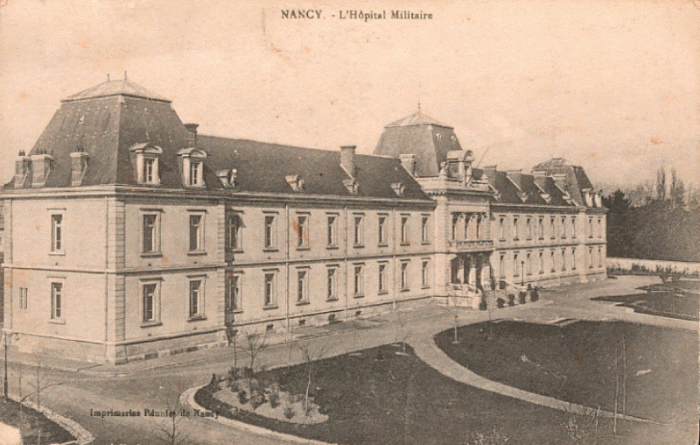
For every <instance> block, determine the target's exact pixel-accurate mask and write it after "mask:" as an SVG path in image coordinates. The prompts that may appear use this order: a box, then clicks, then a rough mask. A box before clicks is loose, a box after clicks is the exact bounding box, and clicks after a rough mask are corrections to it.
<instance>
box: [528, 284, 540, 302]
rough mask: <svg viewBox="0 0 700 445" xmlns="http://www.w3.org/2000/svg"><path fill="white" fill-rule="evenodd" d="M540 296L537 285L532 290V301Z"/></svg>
mask: <svg viewBox="0 0 700 445" xmlns="http://www.w3.org/2000/svg"><path fill="white" fill-rule="evenodd" d="M539 298H540V296H539V292H538V290H537V286H535V287H534V288H533V289H532V292H531V293H530V301H537V300H538V299H539Z"/></svg>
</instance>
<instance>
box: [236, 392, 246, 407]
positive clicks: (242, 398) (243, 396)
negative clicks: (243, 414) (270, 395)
mask: <svg viewBox="0 0 700 445" xmlns="http://www.w3.org/2000/svg"><path fill="white" fill-rule="evenodd" d="M238 402H240V404H241V405H245V404H246V403H248V393H247V392H245V390H243V389H242V390H240V391H239V392H238Z"/></svg>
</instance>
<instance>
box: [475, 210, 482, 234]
mask: <svg viewBox="0 0 700 445" xmlns="http://www.w3.org/2000/svg"><path fill="white" fill-rule="evenodd" d="M481 223H482V220H481V215H476V233H475V235H474V238H475V239H481Z"/></svg>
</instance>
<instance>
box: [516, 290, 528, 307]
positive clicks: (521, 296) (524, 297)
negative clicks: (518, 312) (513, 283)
mask: <svg viewBox="0 0 700 445" xmlns="http://www.w3.org/2000/svg"><path fill="white" fill-rule="evenodd" d="M518 300H519V302H520V304H525V302H526V301H527V294H526V293H525V291H524V290H521V291H520V294H518Z"/></svg>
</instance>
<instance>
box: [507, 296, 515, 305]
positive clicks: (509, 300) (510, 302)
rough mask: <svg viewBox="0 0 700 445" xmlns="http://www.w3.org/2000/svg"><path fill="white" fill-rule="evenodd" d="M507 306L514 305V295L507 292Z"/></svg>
mask: <svg viewBox="0 0 700 445" xmlns="http://www.w3.org/2000/svg"><path fill="white" fill-rule="evenodd" d="M508 306H515V295H513V294H508Z"/></svg>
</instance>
